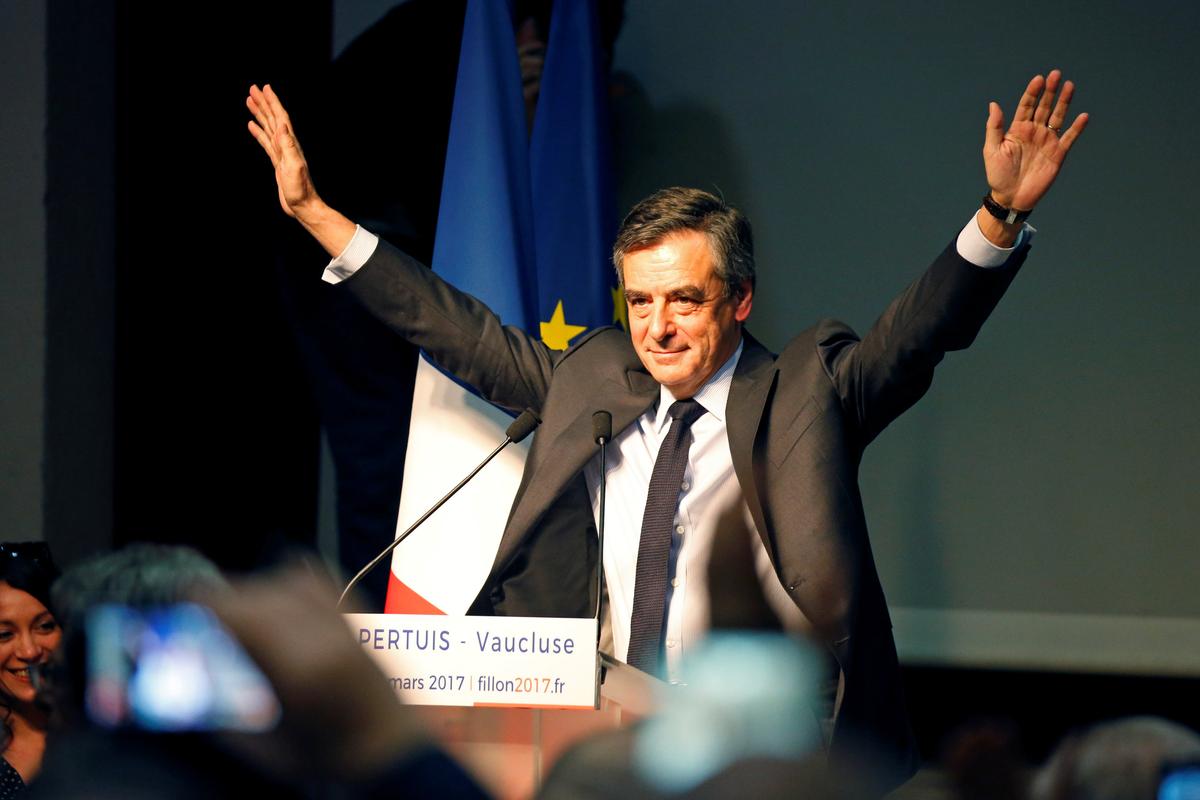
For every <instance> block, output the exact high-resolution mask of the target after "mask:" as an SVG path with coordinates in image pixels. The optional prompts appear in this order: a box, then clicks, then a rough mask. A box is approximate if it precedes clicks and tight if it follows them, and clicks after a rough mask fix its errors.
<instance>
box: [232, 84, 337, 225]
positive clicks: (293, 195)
mask: <svg viewBox="0 0 1200 800" xmlns="http://www.w3.org/2000/svg"><path fill="white" fill-rule="evenodd" d="M246 108H248V109H250V113H251V114H253V115H254V119H252V120H250V121H249V122H248V123H247V127H248V128H249V129H250V134H251V135H252V136H253V137H254V138H255V140H257V141H258V143H259V144H260V145H262V149H263V150H265V151H266V153H267V157H268V158H270V159H271V166H273V167H274V168H275V185H276V186H277V187H278V189H279V205H280V206H282V207H283V212H284V213H285V214H287V215H288V216H289V217H299V216H301V215H302V214H303V213H304V212H305V210H306V209H308V208H312V207H315V206H318V205H319V204H320V202H321V198H320V196H318V195H317V189H316V187H315V186H314V185H313V182H312V176H310V175H309V172H308V162H307V161H306V160H305V158H304V151H303V150H301V149H300V143H299V142H298V141H297V140H296V134H295V132H294V131H293V130H292V121H291V120H290V119H289V118H288V115H287V111H285V110H284V108H283V104H282V103H281V102H279V96H278V95H276V94H275V91H274V90H273V89H271V85H270V84H266V85H264V86H263V88H262V89H259V88H258V87H257V86H251V87H250V96H249V97H247V98H246Z"/></svg>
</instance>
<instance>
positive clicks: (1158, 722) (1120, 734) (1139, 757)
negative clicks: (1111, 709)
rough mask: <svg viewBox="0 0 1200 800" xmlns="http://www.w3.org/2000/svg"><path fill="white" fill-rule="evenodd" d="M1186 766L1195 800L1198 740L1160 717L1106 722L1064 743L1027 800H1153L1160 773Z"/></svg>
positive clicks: (1183, 793)
mask: <svg viewBox="0 0 1200 800" xmlns="http://www.w3.org/2000/svg"><path fill="white" fill-rule="evenodd" d="M1183 763H1189V764H1190V765H1191V766H1192V774H1191V784H1190V785H1191V788H1190V789H1189V790H1183V789H1182V788H1181V789H1180V790H1179V791H1178V792H1177V793H1175V794H1168V795H1167V796H1170V797H1177V798H1180V799H1181V800H1182V799H1183V798H1188V797H1197V796H1200V735H1197V733H1196V732H1195V731H1193V730H1190V729H1188V728H1185V727H1183V726H1182V725H1179V724H1177V723H1174V722H1171V721H1169V720H1165V719H1162V718H1161V717H1129V718H1126V719H1119V720H1114V721H1112V722H1105V723H1102V724H1099V725H1096V726H1094V727H1092V728H1089V729H1088V730H1086V731H1083V732H1082V733H1079V734H1076V735H1074V736H1069V737H1067V738H1066V739H1065V740H1064V741H1063V742H1062V743H1061V744H1059V746H1058V748H1057V749H1056V750H1055V751H1054V754H1053V755H1052V756H1051V757H1050V760H1049V761H1047V762H1046V764H1045V766H1043V767H1042V768H1041V769H1040V770H1039V771H1038V773H1037V774H1036V776H1035V777H1034V780H1033V788H1032V792H1031V797H1032V800H1155V798H1158V797H1161V796H1163V795H1160V793H1159V786H1160V783H1161V781H1162V780H1163V777H1164V772H1163V770H1164V767H1167V766H1169V765H1172V764H1183Z"/></svg>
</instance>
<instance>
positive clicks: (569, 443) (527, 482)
mask: <svg viewBox="0 0 1200 800" xmlns="http://www.w3.org/2000/svg"><path fill="white" fill-rule="evenodd" d="M658 394H659V389H658V383H657V382H655V380H654V379H653V378H651V377H650V375H649V374H647V373H646V372H645V371H644V370H643V369H641V368H640V367H639V368H636V369H634V368H630V369H628V370H627V371H626V373H625V381H624V382H619V381H616V380H609V381H607V382H606V383H605V384H604V387H603V389H602V391H600V392H598V393H597V394H596V396H594V397H591V398H588V399H587V400H585V402H584V406H583V408H582V409H580V411H579V412H578V413H577V414H576V416H575V418H574V419H572V420H571V421H570V422H569V423H568V424H567V425H566V426H565V427H563V428H562V429H561V430H560V431H559V432H558V433H557V435H553V439H552V441H549V442H546V443H544V445H543V448H540V449H541V457H540V458H539V460H538V463H537V464H536V465H535V466H534V468H533V469H532V470H530V471H528V472H526V474H525V476H524V479H523V481H522V485H521V490H520V494H519V498H520V499H519V500H518V501H517V503H516V505H515V506H514V508H513V513H512V516H511V517H510V518H509V520H508V525H507V526H505V531H504V537H503V538H502V540H501V543H500V550H499V552H498V553H497V555H496V565H497V567H501V568H502V567H503V566H504V565H505V564H507V563H508V561H509V560H510V559H511V558H512V557H513V556H514V555H515V554H516V552H517V550H518V548H519V547H520V545H521V542H523V541H524V540H525V537H526V536H527V535H528V533H529V532H530V530H531V529H532V528H533V526H534V525H535V524H536V523H537V521H538V519H540V518H541V516H542V514H544V513H545V512H546V509H548V508H549V507H550V505H551V504H552V503H553V502H554V500H555V498H557V497H558V496H559V495H560V494H561V493H562V491H563V489H564V488H565V487H566V485H567V483H569V482H570V481H571V480H573V479H574V478H575V477H576V476H577V475H578V474H579V471H580V470H581V469H583V467H584V465H585V464H586V463H587V461H588V459H590V458H591V457H592V456H593V455H595V453H596V452H597V446H596V443H595V442H594V441H593V439H592V414H594V413H595V412H596V411H601V410H603V411H607V412H609V413H610V414H612V418H613V434H614V436H615V435H616V434H617V433H619V432H621V431H623V430H625V428H627V427H629V426H630V425H631V424H633V422H634V420H636V419H637V418H638V417H640V416H641V415H642V414H643V413H644V412H645V411H646V409H647V408H649V407H650V406H651V405H652V404H653V403H654V401H655V400H656V399H657V398H658Z"/></svg>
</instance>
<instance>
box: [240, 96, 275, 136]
mask: <svg viewBox="0 0 1200 800" xmlns="http://www.w3.org/2000/svg"><path fill="white" fill-rule="evenodd" d="M246 108H247V109H249V111H250V113H251V115H253V117H254V121H255V122H257V123H258V127H260V128H262V129H263V130H264V131H266V132H267V133H268V134H270V133H271V131H272V130H273V128H272V127H271V123H270V121H269V120H268V119H267V115H266V113H265V112H264V111H263V108H262V106H261V105H260V104H259V103H258V102H257V101H256V100H255V99H254V96H253V95H250V96H249V97H247V98H246Z"/></svg>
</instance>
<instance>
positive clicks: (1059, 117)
mask: <svg viewBox="0 0 1200 800" xmlns="http://www.w3.org/2000/svg"><path fill="white" fill-rule="evenodd" d="M1074 95H1075V84H1074V83H1072V82H1071V81H1067V82H1066V83H1064V84H1063V87H1062V94H1061V95H1059V97H1058V104H1057V105H1055V106H1054V113H1053V114H1051V115H1050V119H1049V120H1048V121H1047V122H1046V124H1047V125H1048V126H1049V127H1050V128H1051V129H1052V130H1056V131H1060V130H1062V126H1063V123H1064V122H1066V119H1067V109H1069V108H1070V107H1071V98H1072V97H1073V96H1074Z"/></svg>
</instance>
